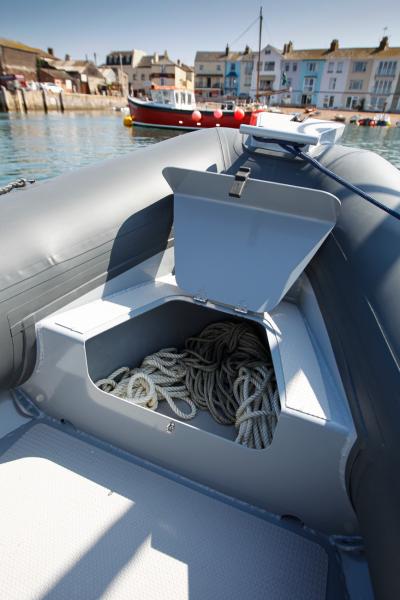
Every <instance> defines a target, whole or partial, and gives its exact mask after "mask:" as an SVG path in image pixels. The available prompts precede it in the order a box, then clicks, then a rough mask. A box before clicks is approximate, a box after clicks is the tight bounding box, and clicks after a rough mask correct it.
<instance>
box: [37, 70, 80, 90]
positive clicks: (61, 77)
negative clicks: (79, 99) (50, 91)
mask: <svg viewBox="0 0 400 600" xmlns="http://www.w3.org/2000/svg"><path fill="white" fill-rule="evenodd" d="M39 81H40V83H54V85H57V86H58V87H59V88H61V89H62V90H64V92H72V91H73V88H74V84H75V83H76V82H75V81H74V79H73V77H72V76H71V74H70V73H67V72H66V71H63V70H62V69H46V68H43V67H41V68H39Z"/></svg>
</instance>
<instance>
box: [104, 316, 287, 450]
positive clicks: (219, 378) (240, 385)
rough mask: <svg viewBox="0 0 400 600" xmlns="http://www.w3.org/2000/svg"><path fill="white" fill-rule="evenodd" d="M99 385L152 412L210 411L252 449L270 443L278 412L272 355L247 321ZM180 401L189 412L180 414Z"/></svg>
mask: <svg viewBox="0 0 400 600" xmlns="http://www.w3.org/2000/svg"><path fill="white" fill-rule="evenodd" d="M96 385H97V386H98V387H99V388H100V389H102V390H103V391H105V392H109V393H112V394H113V395H115V396H118V397H120V398H125V399H127V400H129V401H130V402H133V403H134V404H138V405H140V406H146V407H147V408H150V409H152V410H157V407H158V403H159V402H160V401H162V400H165V401H167V402H168V404H169V406H170V408H171V410H172V411H173V412H174V413H175V414H176V415H177V416H178V417H180V418H181V419H184V420H189V419H193V418H194V417H195V415H196V413H197V409H200V410H208V411H209V412H210V414H211V415H212V417H213V418H214V420H215V421H216V422H217V423H221V424H224V425H234V426H235V427H236V429H237V437H236V442H238V443H240V444H242V445H244V446H247V447H249V448H257V449H263V448H266V447H267V446H268V445H269V444H270V443H271V441H272V436H273V433H274V430H275V427H276V424H277V421H278V415H279V412H280V403H279V394H278V390H277V385H276V380H275V374H274V369H273V366H272V360H271V356H270V354H269V353H268V352H267V350H266V348H265V345H264V344H263V343H262V342H261V341H260V339H259V338H258V336H257V334H256V332H255V331H254V328H253V327H252V326H251V325H250V324H249V323H247V322H241V323H231V322H228V321H226V322H222V323H213V324H211V325H209V326H208V327H206V328H205V329H204V330H203V331H202V332H201V333H200V334H199V335H198V336H194V337H190V338H188V339H187V340H186V347H185V351H183V352H180V353H179V352H178V350H177V349H176V348H165V349H163V350H160V351H159V352H156V353H155V354H151V355H150V356H146V358H145V359H144V360H143V362H142V364H141V365H140V367H138V368H133V369H130V368H129V367H121V368H120V369H117V370H116V371H114V372H113V373H111V374H110V375H109V376H108V377H107V378H105V379H101V380H100V381H97V383H96ZM178 401H181V402H183V403H185V404H186V405H187V406H188V407H189V409H190V411H189V412H187V411H182V410H181V409H180V408H179V407H178V405H177V402H178Z"/></svg>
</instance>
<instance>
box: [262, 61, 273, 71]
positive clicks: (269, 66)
mask: <svg viewBox="0 0 400 600" xmlns="http://www.w3.org/2000/svg"><path fill="white" fill-rule="evenodd" d="M264 71H275V62H273V61H272V62H266V63H264Z"/></svg>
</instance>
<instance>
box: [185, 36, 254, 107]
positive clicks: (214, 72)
mask: <svg viewBox="0 0 400 600" xmlns="http://www.w3.org/2000/svg"><path fill="white" fill-rule="evenodd" d="M253 63H254V55H253V53H252V52H251V50H250V48H249V47H248V46H246V47H245V49H244V51H243V52H236V51H232V50H231V49H230V48H229V46H228V45H227V46H226V48H225V51H220V50H216V51H204V52H203V51H198V52H197V53H196V57H195V61H194V72H195V91H196V96H197V98H214V99H217V98H220V97H222V96H228V97H240V96H243V97H249V96H250V94H251V87H252V72H253Z"/></svg>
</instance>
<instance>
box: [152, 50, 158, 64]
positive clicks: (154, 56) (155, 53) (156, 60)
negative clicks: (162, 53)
mask: <svg viewBox="0 0 400 600" xmlns="http://www.w3.org/2000/svg"><path fill="white" fill-rule="evenodd" d="M153 61H154V62H156V63H158V53H157V52H154V54H153Z"/></svg>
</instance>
